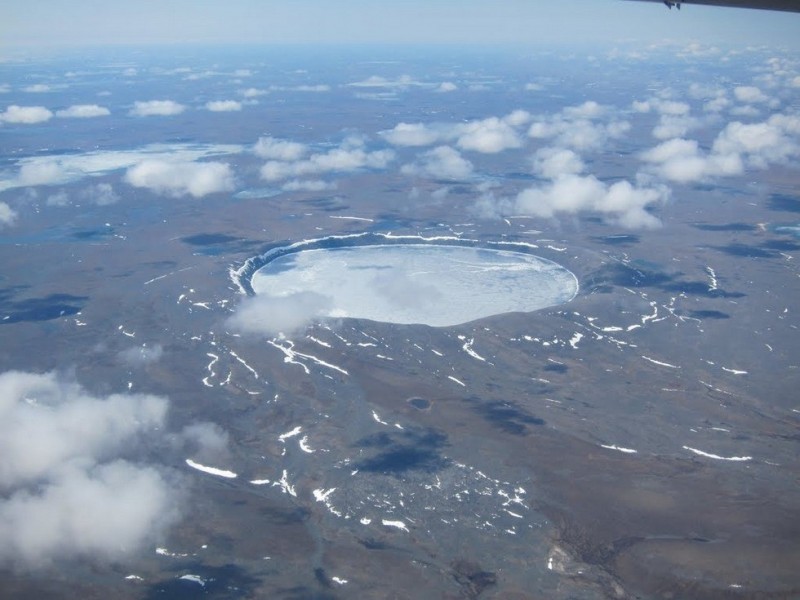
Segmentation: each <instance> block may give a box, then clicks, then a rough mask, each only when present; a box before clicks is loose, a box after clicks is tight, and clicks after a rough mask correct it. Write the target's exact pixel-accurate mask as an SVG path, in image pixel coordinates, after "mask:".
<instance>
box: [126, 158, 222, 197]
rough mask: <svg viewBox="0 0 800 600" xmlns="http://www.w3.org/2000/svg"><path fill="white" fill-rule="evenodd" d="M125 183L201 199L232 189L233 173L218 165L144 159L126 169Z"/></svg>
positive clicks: (216, 163)
mask: <svg viewBox="0 0 800 600" xmlns="http://www.w3.org/2000/svg"><path fill="white" fill-rule="evenodd" d="M125 181H126V182H128V183H129V184H130V185H132V186H134V187H140V188H148V189H150V190H153V191H155V192H158V193H160V194H167V195H170V196H173V197H178V196H185V195H187V194H188V195H191V196H193V197H195V198H200V197H202V196H206V195H208V194H214V193H217V192H228V191H231V190H233V188H234V180H233V172H232V171H231V168H230V166H228V165H227V164H225V163H221V162H178V161H169V160H144V161H142V162H140V163H138V164H136V165H134V166H132V167H130V168H129V169H128V170H127V172H126V173H125Z"/></svg>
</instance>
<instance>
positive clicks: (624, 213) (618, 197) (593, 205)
mask: <svg viewBox="0 0 800 600" xmlns="http://www.w3.org/2000/svg"><path fill="white" fill-rule="evenodd" d="M667 197H668V191H667V189H666V188H663V187H658V188H641V187H634V186H633V185H631V184H630V183H629V182H628V181H618V182H616V183H613V184H611V185H608V184H606V183H604V182H601V181H600V180H598V179H597V178H596V177H594V176H593V175H588V176H581V175H575V174H568V175H561V176H559V177H557V178H556V179H555V180H554V181H552V182H551V183H549V184H547V185H545V186H543V187H533V188H528V189H526V190H523V191H522V192H520V193H519V194H518V195H517V197H516V198H515V199H514V201H513V203H512V205H511V210H512V211H513V212H514V213H515V214H525V215H533V216H537V217H544V218H552V217H555V216H557V215H559V214H577V213H580V212H586V211H589V212H597V213H601V214H603V215H604V216H605V217H606V218H607V219H608V220H610V221H612V222H614V223H616V224H618V225H620V226H622V227H627V228H631V229H640V228H644V229H652V228H655V227H659V226H660V221H659V220H658V218H657V217H655V216H654V215H652V214H651V213H650V212H648V211H647V208H649V207H652V206H656V205H658V204H660V203H663V202H664V201H666V199H667Z"/></svg>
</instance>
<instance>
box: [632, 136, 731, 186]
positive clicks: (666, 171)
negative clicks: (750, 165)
mask: <svg viewBox="0 0 800 600" xmlns="http://www.w3.org/2000/svg"><path fill="white" fill-rule="evenodd" d="M642 159H643V160H644V161H646V162H649V163H651V164H653V165H654V166H655V167H656V172H657V173H658V174H659V175H661V176H662V177H663V178H665V179H668V180H670V181H675V182H678V183H689V182H692V181H700V180H703V179H707V178H709V177H716V176H720V175H738V174H740V173H741V172H742V171H743V165H742V161H741V159H740V157H739V155H738V154H731V155H728V156H721V155H713V154H712V155H706V154H703V153H702V152H700V148H699V146H698V144H697V142H696V141H694V140H685V139H674V140H669V141H666V142H664V143H662V144H659V145H658V146H656V147H655V148H651V149H650V150H647V151H646V152H644V153H643V154H642Z"/></svg>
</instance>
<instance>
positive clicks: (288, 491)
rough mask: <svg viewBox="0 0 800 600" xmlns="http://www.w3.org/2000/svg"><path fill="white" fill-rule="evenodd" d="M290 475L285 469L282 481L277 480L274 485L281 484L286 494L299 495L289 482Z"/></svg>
mask: <svg viewBox="0 0 800 600" xmlns="http://www.w3.org/2000/svg"><path fill="white" fill-rule="evenodd" d="M288 477H289V474H288V473H287V471H286V469H284V470H283V474H282V475H281V478H280V481H276V482H275V483H273V484H272V485H278V486H280V488H281V490H282V491H283V493H284V494H289V495H290V496H294V497H297V492H295V491H294V486H293V485H291V484H290V483H289V479H288Z"/></svg>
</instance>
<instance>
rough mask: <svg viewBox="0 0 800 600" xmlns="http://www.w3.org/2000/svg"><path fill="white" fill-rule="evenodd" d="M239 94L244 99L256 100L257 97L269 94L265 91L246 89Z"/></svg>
mask: <svg viewBox="0 0 800 600" xmlns="http://www.w3.org/2000/svg"><path fill="white" fill-rule="evenodd" d="M239 93H240V94H241V95H242V96H244V97H245V98H258V97H259V96H265V95H266V94H269V92H268V91H267V90H260V89H258V88H247V89H246V90H242V91H240V92H239Z"/></svg>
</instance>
